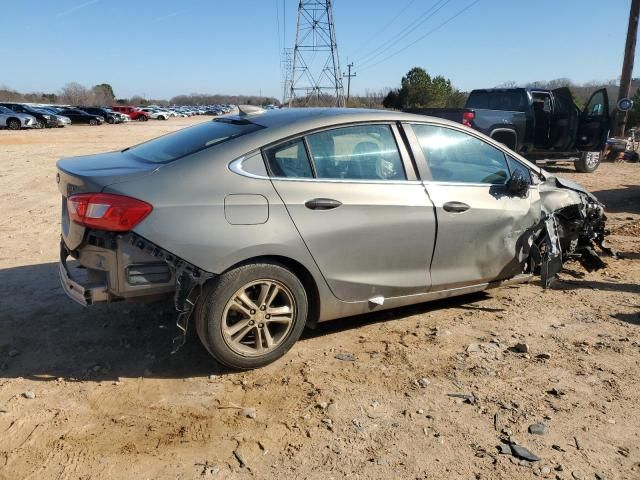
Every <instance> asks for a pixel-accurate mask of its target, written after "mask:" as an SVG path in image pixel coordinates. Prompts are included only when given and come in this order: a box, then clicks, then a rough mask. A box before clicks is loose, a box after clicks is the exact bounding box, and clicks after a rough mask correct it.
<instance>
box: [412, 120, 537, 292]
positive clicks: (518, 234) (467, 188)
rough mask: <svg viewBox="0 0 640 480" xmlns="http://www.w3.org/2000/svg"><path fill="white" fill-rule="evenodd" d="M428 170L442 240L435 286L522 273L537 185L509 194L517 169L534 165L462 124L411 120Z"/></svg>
mask: <svg viewBox="0 0 640 480" xmlns="http://www.w3.org/2000/svg"><path fill="white" fill-rule="evenodd" d="M412 129H413V132H414V133H415V135H416V137H417V140H418V142H419V144H420V149H421V152H420V153H422V154H423V155H424V157H425V158H424V160H426V166H427V167H428V170H427V174H426V176H427V177H428V180H426V181H425V186H426V189H427V192H428V193H429V196H430V197H431V201H432V202H433V204H434V205H435V209H436V218H437V219H438V237H437V239H436V246H435V249H434V254H433V260H432V262H431V281H432V285H433V287H432V289H433V290H444V289H449V288H456V287H463V286H466V285H475V284H481V283H485V282H491V281H497V280H503V279H506V278H510V277H513V276H515V275H517V274H519V273H522V269H523V265H522V264H521V260H524V258H523V257H524V256H525V255H524V252H525V251H526V249H527V245H526V241H525V240H526V235H527V233H528V231H529V228H530V227H532V226H533V225H535V223H536V222H537V220H538V218H539V212H540V207H539V198H538V193H537V190H535V189H533V188H532V189H530V190H529V192H528V193H527V195H526V197H525V198H520V197H516V196H511V195H509V194H508V193H507V182H508V180H509V179H510V177H511V173H512V172H513V171H515V170H520V171H521V172H522V173H523V174H524V175H525V177H526V178H527V179H528V180H529V182H530V183H531V174H530V172H529V170H528V168H527V167H526V166H525V165H524V164H522V163H520V162H518V161H517V160H515V159H513V158H512V157H510V156H507V155H505V154H504V153H503V152H502V151H501V150H499V149H498V148H496V147H494V146H493V145H490V144H488V143H486V142H485V141H484V140H482V139H480V138H478V137H476V136H475V135H471V134H469V133H467V132H463V131H460V130H457V129H453V128H448V127H442V126H436V125H427V124H413V125H412Z"/></svg>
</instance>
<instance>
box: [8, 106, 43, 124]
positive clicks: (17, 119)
mask: <svg viewBox="0 0 640 480" xmlns="http://www.w3.org/2000/svg"><path fill="white" fill-rule="evenodd" d="M36 125H38V120H36V118H35V117H34V116H33V115H27V114H26V113H16V112H14V111H13V110H10V109H8V108H7V107H2V106H0V127H2V128H8V129H9V130H20V129H21V128H36Z"/></svg>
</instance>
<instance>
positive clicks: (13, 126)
mask: <svg viewBox="0 0 640 480" xmlns="http://www.w3.org/2000/svg"><path fill="white" fill-rule="evenodd" d="M7 128H8V129H9V130H20V128H22V124H21V123H20V120H18V119H17V118H10V119H9V121H8V122H7Z"/></svg>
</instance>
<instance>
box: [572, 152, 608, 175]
mask: <svg viewBox="0 0 640 480" xmlns="http://www.w3.org/2000/svg"><path fill="white" fill-rule="evenodd" d="M601 158H602V153H601V152H582V155H581V156H580V160H578V161H577V162H576V170H577V171H579V172H582V173H591V172H594V171H595V170H596V168H598V166H599V165H600V161H601Z"/></svg>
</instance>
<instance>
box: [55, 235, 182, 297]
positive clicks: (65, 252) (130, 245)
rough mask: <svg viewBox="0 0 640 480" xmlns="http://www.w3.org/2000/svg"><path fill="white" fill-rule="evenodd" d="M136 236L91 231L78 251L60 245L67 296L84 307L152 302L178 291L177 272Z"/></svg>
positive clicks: (62, 244)
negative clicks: (127, 302) (137, 301)
mask: <svg viewBox="0 0 640 480" xmlns="http://www.w3.org/2000/svg"><path fill="white" fill-rule="evenodd" d="M133 239H134V235H133V234H131V233H129V234H124V235H113V234H108V233H101V232H88V234H87V237H86V239H85V240H84V242H83V244H82V245H81V246H80V247H78V248H77V249H75V250H71V249H69V248H68V247H67V246H66V245H65V243H64V241H61V242H60V261H59V268H58V269H59V274H60V282H61V284H62V288H63V290H64V291H65V293H66V294H67V295H68V296H69V297H70V298H71V299H72V300H74V301H76V302H78V303H80V304H81V305H84V306H89V305H93V304H95V303H105V302H114V301H122V300H144V301H148V300H149V299H153V298H155V297H160V296H166V295H167V294H171V293H173V292H174V291H175V289H176V276H175V270H174V269H172V268H171V266H170V265H169V264H168V263H167V261H166V260H165V259H164V258H158V257H157V256H154V255H152V254H151V253H150V252H148V251H145V250H144V249H141V248H140V247H139V246H138V245H136V244H135V242H134V240H133Z"/></svg>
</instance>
